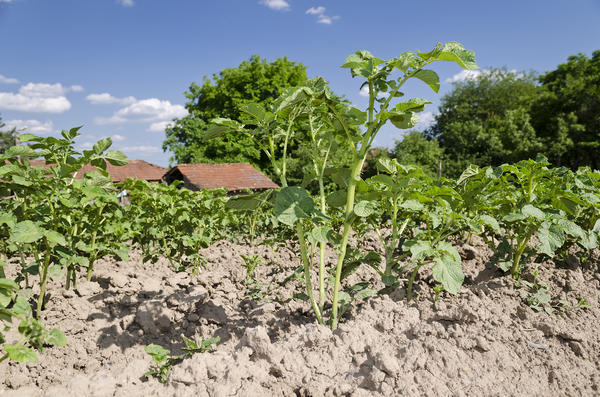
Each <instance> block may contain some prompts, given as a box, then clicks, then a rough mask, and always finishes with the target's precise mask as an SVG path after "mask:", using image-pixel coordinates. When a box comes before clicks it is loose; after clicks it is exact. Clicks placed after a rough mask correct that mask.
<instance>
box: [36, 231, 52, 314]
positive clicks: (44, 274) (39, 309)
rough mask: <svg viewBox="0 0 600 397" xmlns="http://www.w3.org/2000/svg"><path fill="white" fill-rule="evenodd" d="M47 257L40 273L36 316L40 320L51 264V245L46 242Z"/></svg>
mask: <svg viewBox="0 0 600 397" xmlns="http://www.w3.org/2000/svg"><path fill="white" fill-rule="evenodd" d="M46 244H47V248H46V257H45V258H44V265H43V267H42V269H41V270H42V271H41V273H40V295H39V296H38V302H37V313H36V317H37V319H38V320H39V319H40V318H41V316H42V306H43V304H44V295H46V284H47V281H48V266H49V265H50V251H51V248H50V245H49V244H48V243H47V242H46Z"/></svg>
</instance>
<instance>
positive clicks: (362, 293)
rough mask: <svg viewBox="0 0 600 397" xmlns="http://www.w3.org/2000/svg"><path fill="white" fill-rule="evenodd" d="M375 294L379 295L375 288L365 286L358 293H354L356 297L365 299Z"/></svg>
mask: <svg viewBox="0 0 600 397" xmlns="http://www.w3.org/2000/svg"><path fill="white" fill-rule="evenodd" d="M373 295H377V292H376V291H375V290H374V289H372V288H365V289H362V290H360V291H359V292H358V293H357V294H356V295H354V299H365V298H368V297H370V296H373Z"/></svg>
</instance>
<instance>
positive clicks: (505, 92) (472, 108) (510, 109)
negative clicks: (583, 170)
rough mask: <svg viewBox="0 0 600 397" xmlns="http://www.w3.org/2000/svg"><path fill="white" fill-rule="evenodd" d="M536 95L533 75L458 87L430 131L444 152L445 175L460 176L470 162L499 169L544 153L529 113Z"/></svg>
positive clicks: (505, 75)
mask: <svg viewBox="0 0 600 397" xmlns="http://www.w3.org/2000/svg"><path fill="white" fill-rule="evenodd" d="M537 96H539V88H538V86H537V85H536V82H535V78H534V76H533V75H531V74H528V75H526V74H523V73H515V72H511V71H507V70H505V69H492V70H486V71H483V72H482V73H480V74H479V75H478V76H477V77H475V78H472V79H467V80H465V81H461V82H458V83H455V85H454V89H453V90H452V91H451V92H450V93H449V94H446V95H445V96H444V97H443V98H442V101H441V105H440V108H439V115H437V116H436V120H435V123H434V124H433V125H432V126H431V127H430V128H429V129H428V130H427V131H426V132H425V135H426V137H427V138H429V139H433V138H437V139H438V141H439V145H440V147H442V148H443V150H444V153H445V161H444V166H443V169H444V175H445V176H449V177H457V176H458V175H460V173H461V172H462V171H463V170H464V169H465V168H466V167H467V166H468V165H470V164H475V165H479V166H483V165H492V166H497V165H500V164H503V163H510V162H516V161H519V160H524V159H527V158H530V157H535V155H536V153H538V152H540V151H543V150H544V146H543V144H542V141H541V140H540V139H539V137H538V136H537V135H536V132H535V130H534V128H533V126H532V122H531V116H530V113H529V111H530V108H531V103H532V101H533V100H534V99H535V98H536V97H537Z"/></svg>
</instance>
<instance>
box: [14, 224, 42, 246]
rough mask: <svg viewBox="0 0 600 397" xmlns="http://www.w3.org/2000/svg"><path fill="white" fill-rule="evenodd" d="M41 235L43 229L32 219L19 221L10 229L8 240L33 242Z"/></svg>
mask: <svg viewBox="0 0 600 397" xmlns="http://www.w3.org/2000/svg"><path fill="white" fill-rule="evenodd" d="M43 236H44V231H43V229H41V228H40V227H39V226H38V225H36V224H35V223H33V222H32V221H21V222H19V223H17V224H16V225H15V226H14V227H13V228H12V229H11V231H10V241H12V242H14V243H22V244H23V243H25V244H26V243H33V242H35V241H38V240H39V239H41V238H42V237H43Z"/></svg>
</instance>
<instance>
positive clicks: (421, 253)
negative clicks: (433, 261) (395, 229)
mask: <svg viewBox="0 0 600 397" xmlns="http://www.w3.org/2000/svg"><path fill="white" fill-rule="evenodd" d="M402 249H403V250H404V251H410V253H411V254H412V256H413V259H415V260H419V259H423V258H426V257H428V256H431V255H432V254H433V248H432V247H431V245H430V244H429V242H428V241H423V240H408V241H407V242H405V243H404V244H403V245H402Z"/></svg>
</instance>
